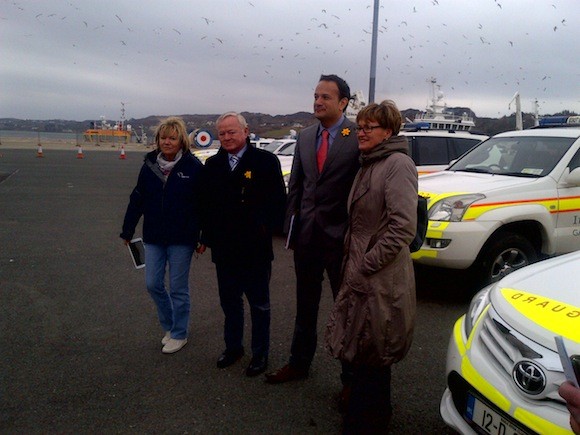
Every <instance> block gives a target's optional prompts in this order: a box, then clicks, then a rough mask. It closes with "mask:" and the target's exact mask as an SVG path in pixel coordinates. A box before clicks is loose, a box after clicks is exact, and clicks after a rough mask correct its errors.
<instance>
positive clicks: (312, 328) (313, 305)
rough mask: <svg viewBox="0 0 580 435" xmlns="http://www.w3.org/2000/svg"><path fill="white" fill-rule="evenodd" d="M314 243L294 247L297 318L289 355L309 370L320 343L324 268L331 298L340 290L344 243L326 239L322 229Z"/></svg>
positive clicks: (294, 364)
mask: <svg viewBox="0 0 580 435" xmlns="http://www.w3.org/2000/svg"><path fill="white" fill-rule="evenodd" d="M315 233H316V234H317V235H315V236H314V237H313V242H312V243H310V244H309V245H307V246H296V247H295V249H294V267H295V271H296V320H295V324H294V336H293V338H292V347H291V355H290V365H291V366H293V367H295V368H298V369H301V370H308V369H309V368H310V364H311V363H312V359H313V358H314V353H315V352H316V342H317V323H318V308H319V305H320V297H321V293H322V281H323V280H324V271H326V273H327V275H328V279H329V281H330V287H331V288H332V297H333V298H336V295H337V294H338V291H339V289H340V283H341V276H340V269H341V266H342V251H343V246H342V243H336V242H329V241H325V240H323V236H322V234H321V232H320V230H318V231H315Z"/></svg>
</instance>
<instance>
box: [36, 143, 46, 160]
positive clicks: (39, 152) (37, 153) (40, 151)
mask: <svg viewBox="0 0 580 435" xmlns="http://www.w3.org/2000/svg"><path fill="white" fill-rule="evenodd" d="M36 157H44V155H43V154H42V145H40V144H38V151H36Z"/></svg>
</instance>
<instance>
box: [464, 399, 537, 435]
mask: <svg viewBox="0 0 580 435" xmlns="http://www.w3.org/2000/svg"><path fill="white" fill-rule="evenodd" d="M465 416H466V417H467V418H468V419H469V420H471V421H473V422H474V423H475V424H476V425H477V426H479V427H480V428H481V429H482V430H483V432H484V433H489V434H493V435H526V432H524V431H523V430H521V429H520V428H518V427H516V426H514V425H513V424H512V423H511V422H509V421H507V420H506V419H505V418H503V417H502V416H501V415H500V414H498V413H497V412H496V411H494V410H493V409H491V408H490V407H489V406H487V405H486V404H485V403H483V402H482V401H480V400H478V399H477V398H475V397H474V396H472V395H471V394H469V395H468V396H467V410H466V411H465Z"/></svg>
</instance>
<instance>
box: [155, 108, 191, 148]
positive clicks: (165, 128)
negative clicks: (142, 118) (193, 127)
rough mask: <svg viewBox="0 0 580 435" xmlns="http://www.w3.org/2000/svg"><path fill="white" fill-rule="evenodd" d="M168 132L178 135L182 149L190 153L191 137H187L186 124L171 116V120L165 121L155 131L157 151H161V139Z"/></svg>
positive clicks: (166, 119)
mask: <svg viewBox="0 0 580 435" xmlns="http://www.w3.org/2000/svg"><path fill="white" fill-rule="evenodd" d="M166 132H175V133H177V139H178V140H179V144H180V145H181V149H182V150H183V151H184V152H185V151H189V136H188V135H187V129H186V127H185V122H183V119H181V118H180V117H178V116H170V117H169V118H165V119H163V120H162V121H161V122H160V123H159V125H158V126H157V129H156V130H155V143H156V144H157V149H158V150H159V149H160V147H159V137H160V136H161V135H162V134H164V133H166Z"/></svg>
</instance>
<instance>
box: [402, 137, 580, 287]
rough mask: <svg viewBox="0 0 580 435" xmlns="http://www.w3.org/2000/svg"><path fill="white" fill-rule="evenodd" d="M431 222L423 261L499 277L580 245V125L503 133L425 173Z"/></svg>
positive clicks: (422, 182)
mask: <svg viewBox="0 0 580 435" xmlns="http://www.w3.org/2000/svg"><path fill="white" fill-rule="evenodd" d="M419 193H420V194H421V195H423V196H425V197H427V198H428V208H429V212H428V213H429V227H428V230H427V236H426V240H425V243H424V244H423V246H422V248H421V249H420V250H419V251H418V252H416V253H414V254H413V259H414V260H415V261H416V262H417V263H420V264H426V265H431V266H439V267H445V268H452V269H467V268H470V267H472V268H473V271H474V272H475V274H476V276H477V277H478V279H479V281H480V282H483V283H487V282H493V281H497V280H498V279H500V278H502V277H503V276H505V275H506V274H508V273H510V272H511V271H512V270H514V269H517V268H519V267H522V266H525V265H527V264H529V263H532V262H534V261H536V260H537V259H539V258H541V257H542V256H549V255H554V254H562V253H566V252H571V251H575V250H578V249H580V128H550V129H541V128H539V129H530V130H523V131H512V132H506V133H501V134H498V135H496V136H494V137H492V138H491V139H488V140H487V141H485V142H483V143H481V144H479V145H478V146H476V147H475V148H473V149H472V150H471V151H469V152H468V153H467V154H465V155H464V156H463V157H461V158H460V159H459V160H458V161H456V162H455V163H454V164H453V165H451V166H450V167H449V168H448V169H447V170H444V171H441V172H438V173H435V174H430V175H425V176H422V177H419Z"/></svg>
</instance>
